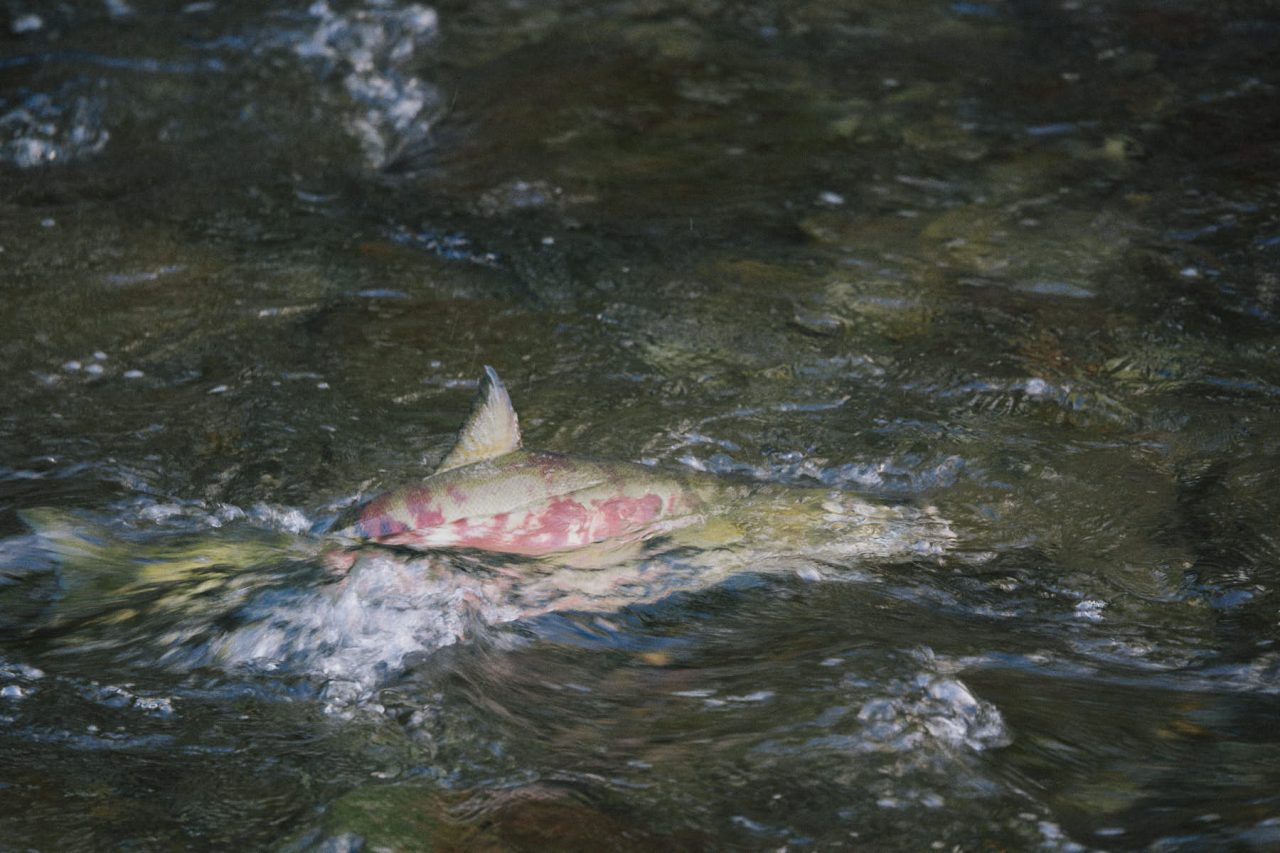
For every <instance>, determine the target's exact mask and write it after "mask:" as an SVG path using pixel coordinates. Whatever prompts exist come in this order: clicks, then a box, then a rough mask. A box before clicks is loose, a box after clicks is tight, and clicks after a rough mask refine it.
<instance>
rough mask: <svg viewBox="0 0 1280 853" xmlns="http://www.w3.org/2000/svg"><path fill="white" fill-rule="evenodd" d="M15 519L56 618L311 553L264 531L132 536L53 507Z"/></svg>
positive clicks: (294, 540) (314, 549)
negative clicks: (48, 578) (45, 568)
mask: <svg viewBox="0 0 1280 853" xmlns="http://www.w3.org/2000/svg"><path fill="white" fill-rule="evenodd" d="M18 516H19V518H20V519H21V520H22V521H23V522H24V523H25V524H26V525H27V526H28V527H30V528H31V530H32V532H33V534H34V536H35V548H36V550H37V552H39V554H40V555H41V557H42V558H43V559H44V561H45V562H46V563H47V564H50V566H51V568H52V569H53V571H54V572H55V573H56V576H57V578H58V593H57V596H56V605H55V606H56V610H57V612H58V615H59V617H60V619H73V618H75V617H76V616H81V615H89V614H92V613H98V612H101V611H103V610H105V609H109V608H110V607H112V606H113V603H114V602H119V601H120V600H122V599H123V598H126V597H128V596H129V595H131V594H133V593H135V592H141V591H146V590H154V589H156V588H160V587H169V586H175V585H179V584H182V583H185V582H191V581H196V580H199V579H201V578H203V577H205V576H207V574H208V573H209V572H228V571H239V570H243V569H249V568H252V567H255V566H261V565H264V564H267V563H270V562H278V561H283V560H287V559H298V558H310V557H314V556H316V554H318V553H319V547H318V543H317V542H315V541H311V540H304V539H302V538H300V537H297V536H293V535H288V534H281V533H272V532H268V531H250V532H248V534H247V535H246V533H245V532H244V531H237V532H236V533H232V532H231V531H226V533H227V534H228V535H218V536H211V535H209V534H208V533H207V532H206V533H198V532H197V533H181V534H170V535H163V536H154V535H153V536H149V537H148V536H136V537H134V536H129V535H127V533H125V532H124V531H119V530H115V529H113V528H111V527H108V526H107V525H104V524H101V523H98V522H95V521H93V520H92V519H90V518H87V517H85V516H82V515H79V514H76V513H70V512H65V511H62V510H57V509H46V508H39V509H24V510H20V511H19V513H18ZM237 533H238V534H239V535H237Z"/></svg>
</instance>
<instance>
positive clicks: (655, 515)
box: [335, 367, 734, 557]
mask: <svg viewBox="0 0 1280 853" xmlns="http://www.w3.org/2000/svg"><path fill="white" fill-rule="evenodd" d="M733 491H734V487H733V486H731V485H728V484H721V483H719V482H717V481H716V479H715V478H712V477H708V476H706V475H700V474H698V473H696V472H693V471H689V472H671V471H664V470H662V469H658V468H653V467H650V466H647V465H638V464H635V463H629V462H606V461H595V460H590V459H581V458H577V457H573V456H565V455H562V454H559V453H546V452H536V451H528V450H524V449H522V448H521V442H520V433H519V424H518V419H517V417H516V414H515V411H514V409H513V408H512V407H511V401H510V398H509V396H508V395H507V392H506V389H505V388H504V387H503V385H502V382H501V380H500V379H499V378H498V374H497V373H496V372H495V371H494V370H493V368H491V367H486V368H485V376H484V379H483V380H482V381H481V383H480V389H479V392H478V394H477V397H476V403H475V406H474V407H473V409H472V412H471V415H470V416H469V418H468V421H467V424H466V426H465V427H464V428H463V430H462V433H461V435H460V436H459V439H458V443H457V446H456V447H455V448H454V450H453V451H452V452H451V453H450V454H449V455H448V456H447V457H446V458H445V460H444V462H442V463H441V466H440V469H439V470H437V471H436V473H434V474H432V475H431V476H429V477H426V478H425V479H423V480H421V481H420V482H418V483H414V484H410V485H407V486H403V487H401V488H397V489H394V490H392V491H389V492H386V493H384V494H381V495H378V496H376V497H374V498H373V499H371V500H369V501H368V502H366V503H364V504H362V505H361V506H359V507H357V508H355V509H354V510H352V511H351V512H349V513H348V514H347V515H346V516H345V517H344V518H342V519H340V520H339V521H338V523H337V524H336V525H335V531H336V532H335V536H336V537H337V538H338V539H340V540H344V541H347V542H351V543H353V544H364V543H372V544H377V545H384V546H391V547H397V548H410V549H413V550H423V551H426V550H433V549H441V548H446V549H447V548H472V549H477V550H482V551H491V552H498V553H505V554H517V555H521V556H528V557H543V556H547V555H551V554H559V553H564V552H569V551H574V550H578V549H582V548H585V547H587V546H591V545H596V544H598V543H604V542H638V541H643V540H646V539H650V538H652V537H654V536H659V535H662V534H665V533H668V532H671V531H674V530H677V529H680V528H684V527H689V526H691V525H696V524H698V523H700V522H703V521H705V520H706V518H707V516H708V515H709V514H711V513H714V512H715V511H716V510H717V508H719V507H720V506H721V505H723V503H724V498H725V496H726V492H729V493H731V492H733Z"/></svg>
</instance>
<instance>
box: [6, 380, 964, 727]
mask: <svg viewBox="0 0 1280 853" xmlns="http://www.w3.org/2000/svg"><path fill="white" fill-rule="evenodd" d="M22 517H23V518H24V520H25V521H26V522H27V524H28V525H29V526H30V527H31V528H32V531H33V532H32V534H31V536H30V537H28V540H27V544H26V547H27V548H28V556H29V557H31V558H32V559H31V560H29V562H32V565H33V566H36V568H39V569H43V572H36V571H33V572H32V576H33V578H34V577H35V576H37V575H38V576H39V577H42V578H44V579H45V580H46V581H48V579H49V578H54V579H56V583H53V584H52V588H51V589H50V591H49V593H48V595H47V605H46V607H45V608H44V611H43V612H42V613H40V614H27V615H26V616H25V617H24V618H23V619H21V620H18V621H17V622H15V617H14V616H13V615H6V616H5V617H4V623H3V625H0V627H2V628H3V629H4V630H7V631H10V632H12V631H14V630H15V626H16V627H18V628H20V629H22V630H25V631H26V632H27V633H29V634H30V635H31V636H33V637H36V638H39V639H42V640H44V641H45V642H48V643H50V644H51V645H52V646H54V647H56V648H58V649H60V650H64V649H65V650H74V649H76V648H92V649H95V650H98V651H103V650H107V651H113V652H115V653H116V654H117V656H119V657H121V658H123V659H126V660H129V661H135V662H139V663H150V662H154V663H158V664H162V665H166V666H172V667H176V668H191V667H196V666H207V665H218V666H222V667H227V668H231V669H240V668H249V669H253V670H267V671H283V672H290V673H301V674H303V675H305V676H309V677H313V678H316V679H318V681H319V683H320V684H321V689H322V690H323V692H324V695H325V696H326V697H327V698H328V699H330V700H332V701H331V704H333V705H335V706H338V705H343V704H349V703H351V702H354V701H358V700H360V699H363V698H365V697H367V696H368V694H369V693H370V691H371V690H373V689H375V688H376V687H377V686H378V685H379V684H382V683H385V681H386V680H387V679H389V678H391V677H393V676H394V674H395V673H397V672H398V671H400V670H402V669H403V667H404V666H405V660H406V658H407V657H409V656H410V655H413V654H415V653H422V652H429V651H430V650H432V649H435V648H439V647H441V646H444V645H448V644H451V643H454V642H457V641H459V640H461V639H464V638H466V637H469V636H472V635H474V634H475V633H477V632H479V631H484V630H486V629H488V628H490V627H492V626H494V625H499V624H503V623H508V622H514V621H518V620H524V619H530V618H533V617H536V616H539V615H541V614H545V613H549V612H552V611H563V610H583V611H607V610H611V609H617V608H619V607H624V606H626V605H628V604H635V603H640V602H647V601H653V600H656V599H659V598H662V597H664V596H666V595H669V594H671V593H674V592H677V591H687V590H694V589H701V588H705V587H707V586H710V585H713V584H716V583H719V582H722V581H723V580H725V579H726V578H728V577H730V576H732V575H735V574H740V573H744V572H756V573H771V572H782V571H792V572H798V573H799V574H800V575H801V576H803V577H806V578H814V579H816V578H819V577H835V578H839V577H841V576H842V575H843V576H851V575H853V574H854V573H855V572H854V569H853V568H852V566H853V565H856V563H857V562H859V561H868V560H878V561H895V560H903V559H912V558H920V557H926V556H929V555H935V554H940V553H942V552H944V551H947V550H948V549H949V548H950V547H951V545H952V543H953V542H954V540H955V534H954V533H953V532H952V531H951V529H950V527H949V525H948V524H947V522H946V520H945V519H944V518H943V517H942V516H941V515H939V513H938V512H937V511H936V510H935V509H933V508H932V507H924V508H917V507H912V506H905V505H887V504H881V503H873V502H870V501H868V500H865V499H863V498H861V497H858V496H856V495H853V494H850V493H847V492H842V491H838V490H831V489H822V488H805V487H796V486H789V485H781V484H777V483H768V482H755V481H750V480H743V479H738V478H733V477H722V476H716V475H712V474H708V473H705V472H700V471H695V470H693V469H684V470H673V469H666V468H662V467H658V466H651V465H645V464H639V463H632V462H622V461H601V460H593V459H590V458H585V457H579V456H576V455H562V454H559V453H551V452H545V451H532V450H526V449H524V447H523V444H522V440H521V435H520V427H519V420H518V417H517V415H516V412H515V409H514V407H513V406H512V403H511V398H510V395H509V394H508V392H507V390H506V388H505V387H504V385H503V383H502V381H501V380H500V379H499V377H498V374H497V372H496V371H495V370H494V369H493V368H491V367H486V368H485V370H484V375H483V377H482V378H481V381H480V383H479V389H478V393H477V395H476V399H475V402H474V404H473V406H472V409H471V412H470V414H469V416H468V418H467V420H466V423H465V425H464V426H463V428H462V430H461V432H460V434H459V436H458V439H457V441H456V443H455V445H454V447H453V449H452V450H451V451H450V452H449V453H448V454H447V455H446V456H445V457H444V459H443V461H442V462H441V463H440V465H439V466H438V468H437V469H436V470H435V471H434V473H432V474H431V475H430V476H428V477H425V478H422V479H420V480H418V481H416V482H413V483H409V484H407V485H404V486H401V487H399V488H395V489H392V490H390V491H387V492H384V493H381V494H378V495H376V496H375V497H373V498H372V499H370V500H367V501H365V502H363V503H361V504H359V505H357V506H354V507H353V508H351V509H350V510H348V511H347V512H345V513H344V514H343V515H341V516H340V517H339V518H338V519H337V520H336V521H335V522H334V523H333V524H332V525H330V526H329V528H328V530H327V531H326V532H324V533H320V534H316V535H310V534H305V533H299V532H292V531H288V530H280V529H274V530H273V529H268V528H267V527H266V526H263V525H260V524H258V525H255V524H254V523H253V521H252V520H250V519H246V518H235V519H232V523H228V524H221V523H220V524H219V526H218V527H217V528H216V529H214V528H213V527H210V526H207V525H206V527H205V529H195V530H191V529H188V530H184V531H181V532H177V533H174V532H169V533H165V532H164V531H156V530H151V531H146V530H143V529H141V528H140V527H139V526H137V525H131V524H123V523H121V522H120V521H119V520H118V519H114V520H109V521H107V522H105V523H104V522H101V521H95V520H94V519H92V518H91V517H88V516H85V515H83V514H69V513H65V512H61V511H56V510H46V509H35V510H27V511H24V512H23V513H22ZM10 562H11V563H12V562H13V561H12V560H11V561H10ZM33 582H34V581H33ZM0 613H3V605H2V602H0ZM158 628H160V629H162V630H157V629H158ZM148 655H149V656H150V660H148V659H147V656H148Z"/></svg>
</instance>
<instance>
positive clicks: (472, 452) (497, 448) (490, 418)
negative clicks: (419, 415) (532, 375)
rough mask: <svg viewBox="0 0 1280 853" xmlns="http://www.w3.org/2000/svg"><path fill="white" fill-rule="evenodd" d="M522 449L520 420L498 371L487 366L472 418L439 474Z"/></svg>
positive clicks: (472, 410) (463, 429)
mask: <svg viewBox="0 0 1280 853" xmlns="http://www.w3.org/2000/svg"><path fill="white" fill-rule="evenodd" d="M519 449H520V419H519V418H517V417H516V410H515V409H514V408H513V407H512V406H511V397H510V396H509V395H508V394H507V389H506V388H505V387H504V386H503V384H502V380H501V379H499V378H498V371H496V370H494V369H493V368H492V367H490V366H489V365H487V364H486V365H485V366H484V376H483V377H481V379H480V388H479V389H478V390H477V391H476V400H475V402H474V403H472V404H471V414H469V415H468V416H467V422H466V423H465V424H464V425H463V427H462V432H460V433H458V441H457V443H456V444H454V446H453V450H450V451H449V455H448V456H446V457H445V458H444V461H443V462H441V463H440V467H439V468H437V469H436V473H437V474H438V473H440V472H441V471H448V470H449V469H450V468H461V467H462V466H463V465H470V464H471V463H472V462H479V461H481V460H482V459H493V458H494V457H496V456H501V455H503V454H504V453H510V452H511V451H513V450H519Z"/></svg>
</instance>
